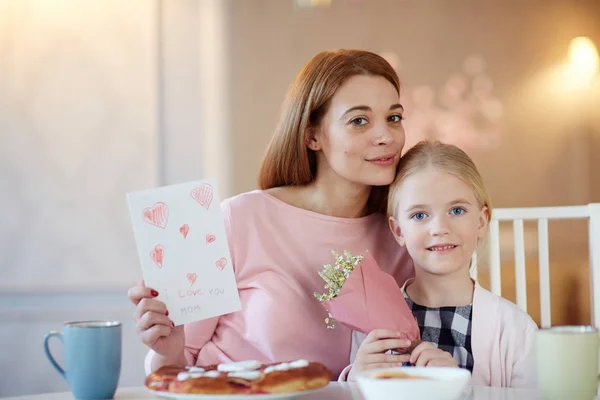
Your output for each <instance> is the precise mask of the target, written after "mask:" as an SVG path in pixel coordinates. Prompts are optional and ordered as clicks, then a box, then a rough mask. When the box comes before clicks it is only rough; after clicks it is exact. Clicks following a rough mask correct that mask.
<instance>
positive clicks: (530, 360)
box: [510, 315, 538, 388]
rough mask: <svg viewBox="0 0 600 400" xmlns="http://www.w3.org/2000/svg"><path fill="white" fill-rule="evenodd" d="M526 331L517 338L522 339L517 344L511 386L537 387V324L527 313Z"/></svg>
mask: <svg viewBox="0 0 600 400" xmlns="http://www.w3.org/2000/svg"><path fill="white" fill-rule="evenodd" d="M525 326H526V328H525V332H524V334H523V335H519V336H520V337H518V338H516V339H517V340H519V341H520V344H519V345H518V346H515V354H514V363H513V368H512V376H511V380H510V387H513V388H535V387H537V386H536V385H537V376H536V373H537V371H536V359H535V333H536V331H537V330H538V327H537V325H536V324H535V322H533V320H532V319H531V318H530V317H529V315H527V320H526V322H525Z"/></svg>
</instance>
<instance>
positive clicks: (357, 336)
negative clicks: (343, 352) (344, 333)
mask: <svg viewBox="0 0 600 400" xmlns="http://www.w3.org/2000/svg"><path fill="white" fill-rule="evenodd" d="M366 337H367V335H365V334H364V333H361V332H358V331H352V346H351V347H350V365H348V366H347V367H346V368H344V369H343V370H342V373H341V374H340V377H339V378H338V381H340V382H345V381H347V380H348V374H349V373H350V370H351V369H352V363H353V362H354V359H355V358H356V353H358V349H359V347H360V345H361V344H362V342H363V341H364V340H365V339H366Z"/></svg>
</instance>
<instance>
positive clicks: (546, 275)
mask: <svg viewBox="0 0 600 400" xmlns="http://www.w3.org/2000/svg"><path fill="white" fill-rule="evenodd" d="M557 219H587V220H588V229H589V234H588V235H589V254H590V296H591V301H592V304H591V306H592V323H593V325H594V326H597V327H600V203H592V204H588V205H583V206H561V207H529V208H527V207H526V208H497V209H494V210H493V212H492V220H491V222H490V227H489V239H488V240H489V242H488V243H487V245H488V248H489V268H490V271H489V272H490V286H491V291H492V293H494V294H496V295H498V296H501V295H502V293H501V277H500V261H501V260H500V227H499V223H500V222H501V221H512V223H513V235H514V257H515V258H514V260H515V277H516V279H515V280H516V282H515V283H516V295H517V305H518V306H519V308H521V309H522V310H523V311H527V291H526V272H525V240H524V231H523V221H526V220H537V225H538V226H537V229H538V257H539V276H540V282H539V284H540V303H541V304H540V306H541V308H540V310H541V325H542V328H547V327H550V326H551V319H550V260H549V258H550V257H549V247H548V221H549V220H557ZM471 265H472V268H471V270H472V275H473V276H474V277H475V278H477V255H474V256H473V260H472V264H471Z"/></svg>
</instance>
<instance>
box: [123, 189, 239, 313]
mask: <svg viewBox="0 0 600 400" xmlns="http://www.w3.org/2000/svg"><path fill="white" fill-rule="evenodd" d="M127 201H128V203H129V212H130V216H131V222H132V225H133V231H134V235H135V240H136V244H137V249H138V255H139V258H140V262H141V265H142V273H143V276H144V280H145V282H146V286H149V287H152V288H154V289H156V290H157V291H158V293H159V295H158V297H157V298H158V300H161V301H162V302H164V303H165V304H166V305H167V309H168V310H169V318H171V320H172V321H173V322H174V323H175V325H181V324H184V323H187V322H192V321H198V320H202V319H206V318H211V317H215V316H219V315H224V314H228V313H231V312H234V311H239V310H240V309H241V305H240V298H239V293H238V290H237V284H236V281H235V276H234V273H233V266H232V265H231V254H230V252H229V246H228V243H227V237H226V233H225V224H224V220H223V215H222V213H221V207H220V201H219V196H218V194H217V190H216V185H215V182H214V181H213V180H202V181H196V182H188V183H183V184H178V185H172V186H165V187H160V188H156V189H150V190H144V191H139V192H134V193H129V194H128V195H127Z"/></svg>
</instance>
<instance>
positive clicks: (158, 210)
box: [142, 201, 169, 229]
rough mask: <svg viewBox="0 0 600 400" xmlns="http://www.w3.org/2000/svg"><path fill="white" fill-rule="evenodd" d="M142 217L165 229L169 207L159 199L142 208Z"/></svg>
mask: <svg viewBox="0 0 600 400" xmlns="http://www.w3.org/2000/svg"><path fill="white" fill-rule="evenodd" d="M142 218H144V221H146V222H147V223H149V224H152V225H154V226H158V227H159V228H162V229H165V228H166V227H167V221H168V219H169V207H168V206H167V205H166V204H165V203H163V202H162V201H159V202H158V203H156V204H154V206H152V207H148V208H144V211H142Z"/></svg>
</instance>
